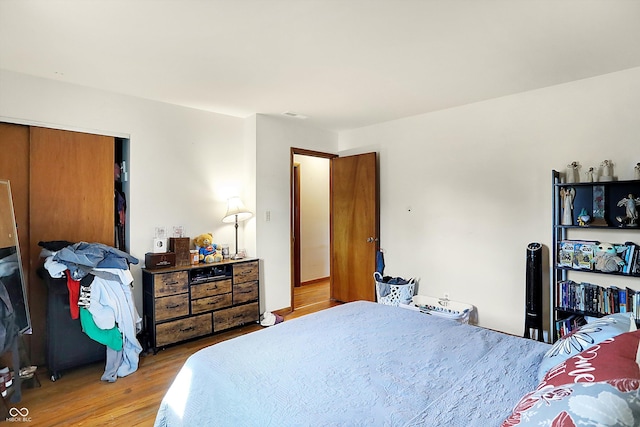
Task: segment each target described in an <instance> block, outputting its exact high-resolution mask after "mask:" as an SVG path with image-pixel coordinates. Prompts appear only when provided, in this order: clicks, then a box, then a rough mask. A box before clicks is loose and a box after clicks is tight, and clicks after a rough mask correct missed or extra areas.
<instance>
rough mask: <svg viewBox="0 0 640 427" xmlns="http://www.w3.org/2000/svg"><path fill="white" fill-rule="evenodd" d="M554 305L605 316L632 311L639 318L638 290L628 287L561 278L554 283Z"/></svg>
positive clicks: (639, 298)
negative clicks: (577, 281)
mask: <svg viewBox="0 0 640 427" xmlns="http://www.w3.org/2000/svg"><path fill="white" fill-rule="evenodd" d="M556 306H557V307H558V308H560V309H561V310H568V311H579V312H582V313H589V314H593V315H600V316H605V315H608V314H613V313H633V314H634V317H635V318H636V319H637V320H640V291H636V290H634V289H631V288H629V287H624V288H622V287H620V288H619V287H617V286H608V287H604V286H599V285H595V284H593V283H587V282H581V283H576V282H574V281H573V280H562V281H559V282H558V283H557V284H556Z"/></svg>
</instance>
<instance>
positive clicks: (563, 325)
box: [556, 314, 587, 338]
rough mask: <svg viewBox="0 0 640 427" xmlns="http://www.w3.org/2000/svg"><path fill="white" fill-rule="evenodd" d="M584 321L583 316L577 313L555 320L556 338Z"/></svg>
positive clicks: (574, 328) (576, 327)
mask: <svg viewBox="0 0 640 427" xmlns="http://www.w3.org/2000/svg"><path fill="white" fill-rule="evenodd" d="M586 323H587V321H586V319H585V318H584V316H580V315H577V314H572V315H571V316H569V317H567V318H565V319H560V320H558V321H556V331H558V332H557V333H558V338H562V337H563V336H565V335H567V334H569V333H571V332H573V331H574V330H576V329H578V328H579V327H580V326H582V325H584V324H586Z"/></svg>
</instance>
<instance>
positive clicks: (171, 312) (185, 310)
mask: <svg viewBox="0 0 640 427" xmlns="http://www.w3.org/2000/svg"><path fill="white" fill-rule="evenodd" d="M154 305H155V313H156V322H160V321H162V320H167V319H173V318H175V317H180V316H187V315H188V314H189V294H179V295H170V296H168V297H162V298H156V299H155V301H154Z"/></svg>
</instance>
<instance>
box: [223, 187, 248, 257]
mask: <svg viewBox="0 0 640 427" xmlns="http://www.w3.org/2000/svg"><path fill="white" fill-rule="evenodd" d="M252 216H253V213H251V211H249V210H247V208H245V207H244V203H242V200H240V197H231V198H230V199H229V200H228V203H227V213H226V214H225V216H224V218H222V222H226V223H230V222H235V227H236V254H235V255H234V256H233V257H232V258H231V259H242V258H243V257H242V255H239V254H238V222H239V221H246V220H248V219H249V218H251V217H252Z"/></svg>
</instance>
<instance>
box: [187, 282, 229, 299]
mask: <svg viewBox="0 0 640 427" xmlns="http://www.w3.org/2000/svg"><path fill="white" fill-rule="evenodd" d="M229 292H231V280H230V279H227V280H216V281H215V282H205V283H199V284H197V285H191V299H196V298H204V297H211V296H214V295H220V294H226V293H229Z"/></svg>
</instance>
